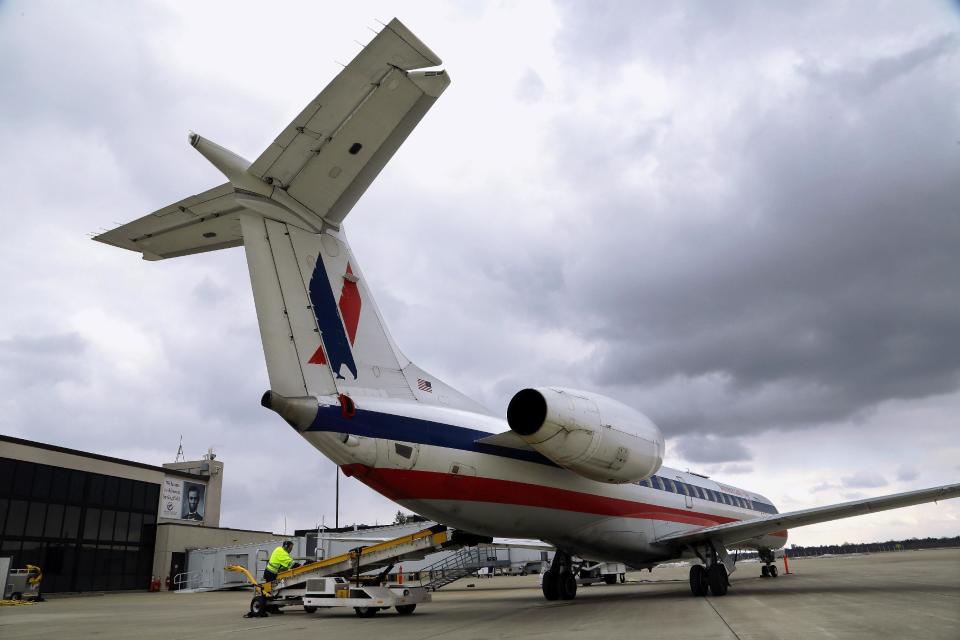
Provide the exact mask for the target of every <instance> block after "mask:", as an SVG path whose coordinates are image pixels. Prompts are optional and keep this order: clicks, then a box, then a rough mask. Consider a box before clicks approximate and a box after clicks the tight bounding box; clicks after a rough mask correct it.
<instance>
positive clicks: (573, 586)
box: [559, 571, 577, 600]
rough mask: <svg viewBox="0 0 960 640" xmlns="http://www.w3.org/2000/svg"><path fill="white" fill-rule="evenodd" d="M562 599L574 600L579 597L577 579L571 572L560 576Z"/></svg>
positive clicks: (565, 572)
mask: <svg viewBox="0 0 960 640" xmlns="http://www.w3.org/2000/svg"><path fill="white" fill-rule="evenodd" d="M559 583H560V599H561V600H573V599H574V598H576V597H577V579H576V578H575V577H574V575H573V573H571V572H570V571H564V572H563V573H561V574H560V580H559Z"/></svg>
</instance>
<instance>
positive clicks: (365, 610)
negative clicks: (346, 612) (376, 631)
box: [353, 607, 380, 618]
mask: <svg viewBox="0 0 960 640" xmlns="http://www.w3.org/2000/svg"><path fill="white" fill-rule="evenodd" d="M353 611H354V613H356V614H357V617H359V618H372V617H373V616H375V615H377V611H380V607H354V608H353Z"/></svg>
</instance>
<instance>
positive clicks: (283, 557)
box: [263, 540, 293, 582]
mask: <svg viewBox="0 0 960 640" xmlns="http://www.w3.org/2000/svg"><path fill="white" fill-rule="evenodd" d="M291 551H293V542H291V541H290V540H287V541H285V542H284V543H283V544H282V545H280V546H279V547H277V548H276V549H274V550H273V553H271V554H270V560H269V561H268V562H267V568H266V569H264V570H263V581H264V582H273V581H274V580H276V579H277V574H278V573H280V572H281V571H286V570H287V569H289V568H290V567H292V566H293V558H291V557H290V552H291Z"/></svg>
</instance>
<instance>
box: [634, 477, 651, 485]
mask: <svg viewBox="0 0 960 640" xmlns="http://www.w3.org/2000/svg"><path fill="white" fill-rule="evenodd" d="M637 484H639V485H640V486H641V487H649V486H650V479H649V478H648V479H646V480H641V481H640V482H638V483H637Z"/></svg>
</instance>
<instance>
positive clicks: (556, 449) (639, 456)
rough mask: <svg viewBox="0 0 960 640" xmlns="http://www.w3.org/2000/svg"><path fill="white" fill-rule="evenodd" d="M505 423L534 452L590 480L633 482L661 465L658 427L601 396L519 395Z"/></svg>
mask: <svg viewBox="0 0 960 640" xmlns="http://www.w3.org/2000/svg"><path fill="white" fill-rule="evenodd" d="M507 423H508V424H509V425H510V429H511V430H512V431H513V432H514V433H516V434H517V435H518V436H520V437H521V438H522V439H523V440H524V441H525V442H526V443H527V444H529V445H530V446H531V447H533V448H534V449H535V450H536V451H538V452H539V453H541V454H543V455H544V456H546V457H547V458H549V459H550V460H552V461H553V462H555V463H557V464H558V465H560V466H561V467H563V468H565V469H569V470H570V471H573V472H574V473H577V474H580V475H582V476H584V477H586V478H590V479H591V480H598V481H600V482H609V483H614V484H622V483H626V482H636V481H637V480H642V479H644V478H647V477H649V476H651V475H653V474H654V473H656V471H657V469H659V468H660V465H662V464H663V450H664V444H663V434H661V433H660V429H658V428H657V425H655V424H654V423H653V422H652V421H651V420H650V419H649V418H648V417H646V416H645V415H643V414H642V413H640V412H639V411H636V410H634V409H631V408H630V407H628V406H626V405H625V404H623V403H620V402H617V401H616V400H613V399H612V398H607V397H606V396H602V395H599V394H595V393H589V392H586V391H577V390H573V389H560V388H555V387H541V388H537V389H523V390H521V391H519V392H518V393H517V394H516V395H515V396H513V399H512V400H510V405H509V406H508V407H507Z"/></svg>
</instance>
